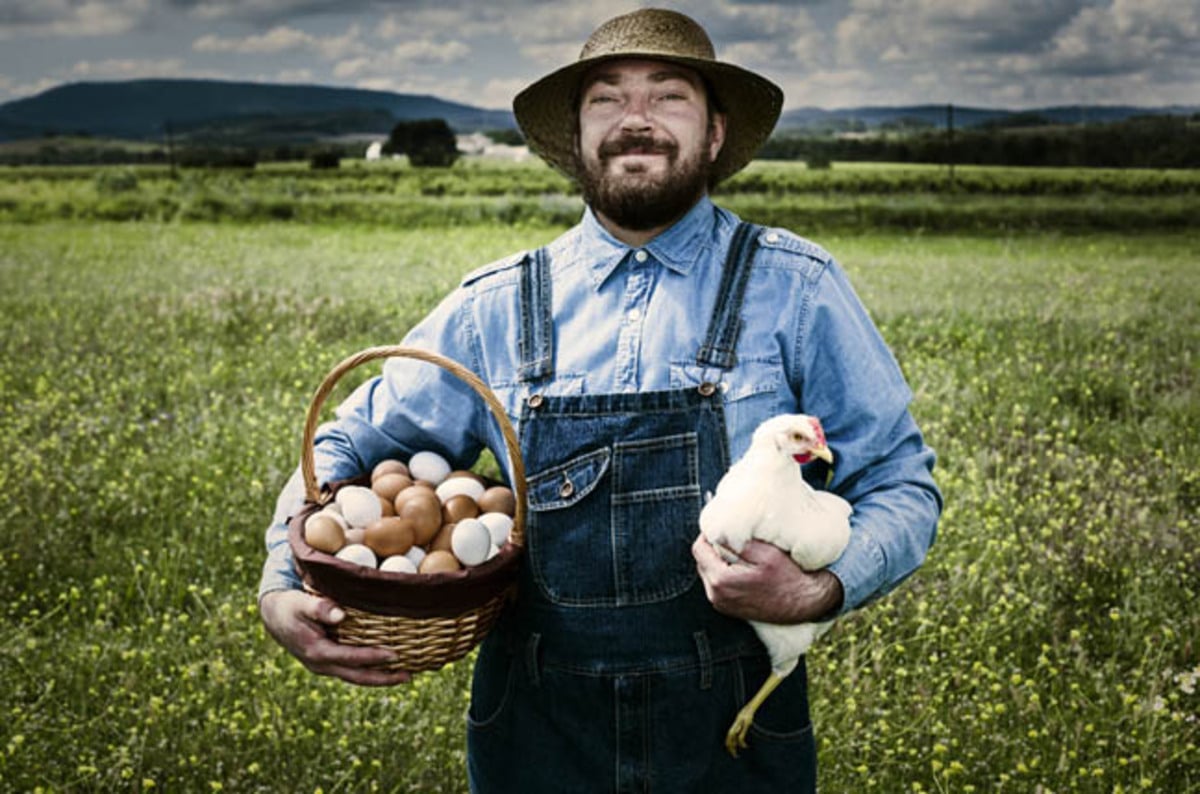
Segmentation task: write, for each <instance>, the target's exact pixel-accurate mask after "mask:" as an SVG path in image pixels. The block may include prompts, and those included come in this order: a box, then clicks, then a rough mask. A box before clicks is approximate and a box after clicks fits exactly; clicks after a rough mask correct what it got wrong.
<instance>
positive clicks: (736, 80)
mask: <svg viewBox="0 0 1200 794" xmlns="http://www.w3.org/2000/svg"><path fill="white" fill-rule="evenodd" d="M631 58H636V59H642V58H645V59H651V60H659V61H668V62H671V63H677V64H680V65H683V66H687V67H689V68H691V69H694V70H695V71H696V72H698V73H699V74H700V75H702V76H703V77H704V79H705V80H706V81H707V83H708V86H709V88H710V89H711V90H712V92H713V93H714V94H715V98H716V101H717V105H718V106H719V107H720V108H721V109H722V110H723V111H724V113H725V116H726V119H725V143H724V145H723V146H722V147H721V151H720V153H718V155H717V159H716V160H715V161H714V163H713V182H714V183H716V182H720V181H722V180H724V179H726V178H728V177H730V176H732V175H733V174H735V173H737V172H738V171H740V170H742V169H743V168H745V167H746V165H747V164H748V163H749V162H750V161H751V160H753V159H754V156H755V155H756V154H758V150H759V149H761V148H762V145H763V144H764V143H766V142H767V138H769V137H770V136H771V132H772V131H773V130H774V129H775V123H776V122H777V121H778V120H779V114H780V112H781V111H782V110H783V91H782V90H781V89H780V88H779V86H777V85H775V84H774V83H773V82H771V81H770V80H768V79H766V78H765V77H762V76H761V75H758V74H755V73H754V72H751V71H749V70H747V69H743V68H741V67H740V66H734V65H733V64H729V63H723V62H721V61H712V60H706V59H702V58H688V57H682V56H679V55H674V54H664V53H656V52H622V53H618V54H608V55H601V56H597V57H594V58H585V59H581V60H578V61H576V62H574V63H572V64H569V65H567V66H564V67H562V68H561V69H558V70H557V71H555V72H551V73H550V74H548V75H546V76H545V77H543V78H542V79H541V80H538V81H537V82H536V83H534V84H533V85H531V86H529V87H528V88H526V89H525V90H524V91H522V92H521V93H519V94H517V96H516V98H515V99H514V100H513V113H514V114H515V115H516V118H517V124H518V125H519V126H520V127H521V132H522V133H523V134H524V135H525V141H526V143H527V144H528V145H529V148H530V149H532V150H533V151H535V152H537V154H539V155H540V156H541V157H542V158H543V159H544V160H546V162H548V163H550V165H552V166H553V167H554V168H556V169H558V170H559V171H561V172H562V173H564V174H566V175H567V176H569V177H572V178H574V177H575V130H576V129H577V125H576V119H577V117H578V112H579V108H578V107H577V105H576V102H577V101H578V90H579V81H580V80H581V79H582V78H583V75H584V72H586V71H587V70H588V69H591V68H592V67H593V66H595V65H596V64H599V63H603V62H605V61H614V60H625V59H631Z"/></svg>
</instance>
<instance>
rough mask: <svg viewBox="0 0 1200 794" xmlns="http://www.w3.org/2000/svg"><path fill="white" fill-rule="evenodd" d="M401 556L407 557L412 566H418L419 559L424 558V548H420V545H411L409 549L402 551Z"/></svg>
mask: <svg viewBox="0 0 1200 794" xmlns="http://www.w3.org/2000/svg"><path fill="white" fill-rule="evenodd" d="M403 556H405V557H408V560H409V562H411V563H412V564H413V567H414V568H420V567H421V560H423V559H425V549H423V548H421V547H420V546H413V547H412V548H411V549H409V550H408V551H406V552H404V555H403Z"/></svg>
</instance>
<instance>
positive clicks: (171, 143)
mask: <svg viewBox="0 0 1200 794" xmlns="http://www.w3.org/2000/svg"><path fill="white" fill-rule="evenodd" d="M163 130H164V132H166V136H167V166H168V167H169V168H170V170H171V179H177V178H178V177H179V174H178V173H177V172H176V171H175V140H174V138H173V137H172V135H171V120H170V119H167V121H165V122H164V123H163Z"/></svg>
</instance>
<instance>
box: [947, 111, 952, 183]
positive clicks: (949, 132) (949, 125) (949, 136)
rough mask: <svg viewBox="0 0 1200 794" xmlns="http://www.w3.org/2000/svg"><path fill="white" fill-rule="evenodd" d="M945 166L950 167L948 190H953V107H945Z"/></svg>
mask: <svg viewBox="0 0 1200 794" xmlns="http://www.w3.org/2000/svg"><path fill="white" fill-rule="evenodd" d="M946 164H947V165H949V166H950V189H951V190H953V189H954V105H953V104H949V105H946Z"/></svg>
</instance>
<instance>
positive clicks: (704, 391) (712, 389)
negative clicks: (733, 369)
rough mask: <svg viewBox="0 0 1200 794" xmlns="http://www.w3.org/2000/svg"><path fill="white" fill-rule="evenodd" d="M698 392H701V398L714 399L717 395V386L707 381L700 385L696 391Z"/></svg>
mask: <svg viewBox="0 0 1200 794" xmlns="http://www.w3.org/2000/svg"><path fill="white" fill-rule="evenodd" d="M696 391H698V392H700V396H701V397H712V396H713V395H714V394H716V391H717V385H716V384H715V383H713V382H712V381H707V380H706V381H704V383H701V384H700V387H699V388H698V389H696Z"/></svg>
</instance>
